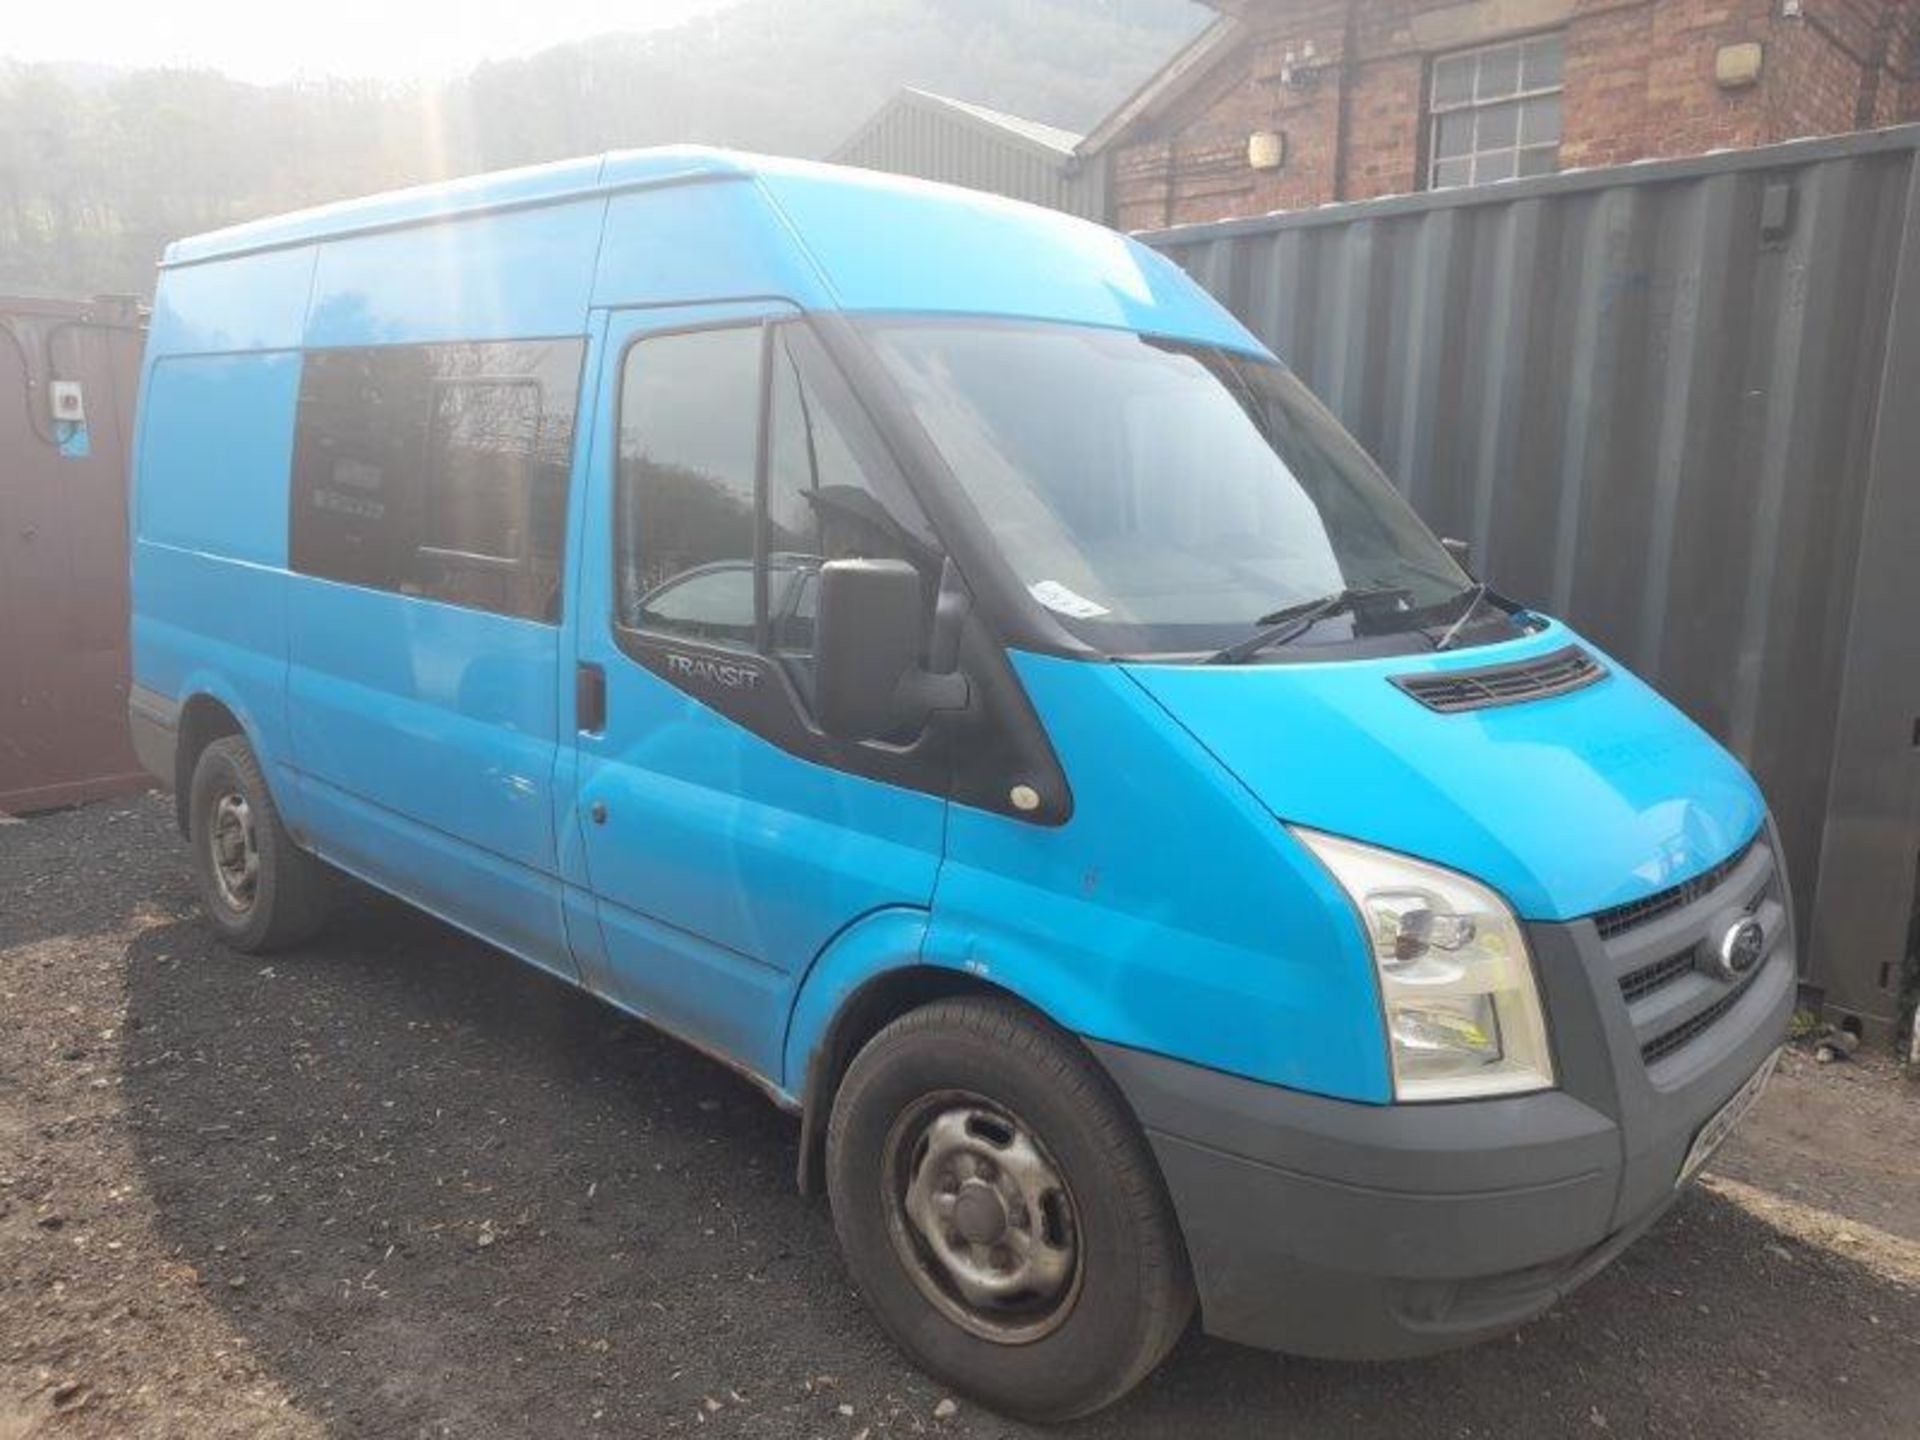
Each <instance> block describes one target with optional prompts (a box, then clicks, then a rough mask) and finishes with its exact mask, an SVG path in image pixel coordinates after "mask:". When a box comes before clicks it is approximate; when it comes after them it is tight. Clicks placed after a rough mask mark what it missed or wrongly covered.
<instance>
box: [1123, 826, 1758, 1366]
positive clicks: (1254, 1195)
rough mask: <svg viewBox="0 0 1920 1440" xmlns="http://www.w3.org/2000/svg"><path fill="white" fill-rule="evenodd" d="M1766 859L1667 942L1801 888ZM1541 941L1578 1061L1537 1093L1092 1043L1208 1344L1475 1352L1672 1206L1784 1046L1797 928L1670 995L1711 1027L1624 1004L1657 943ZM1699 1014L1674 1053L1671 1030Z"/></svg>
mask: <svg viewBox="0 0 1920 1440" xmlns="http://www.w3.org/2000/svg"><path fill="white" fill-rule="evenodd" d="M1756 851H1757V852H1763V859H1762V860H1761V861H1756V862H1755V863H1753V864H1751V865H1746V866H1745V868H1744V869H1742V870H1740V871H1739V872H1738V873H1736V874H1733V875H1730V876H1729V877H1727V879H1726V880H1725V882H1724V884H1722V885H1719V886H1716V887H1715V888H1714V889H1713V890H1712V892H1711V893H1707V894H1704V895H1701V896H1699V897H1696V898H1695V899H1693V900H1691V901H1690V902H1689V903H1688V904H1687V905H1685V906H1683V907H1681V908H1680V909H1679V910H1676V911H1675V912H1674V913H1673V914H1671V915H1668V916H1665V917H1663V918H1662V919H1660V920H1659V921H1657V922H1653V923H1652V924H1651V925H1650V926H1649V927H1648V928H1649V929H1650V930H1652V931H1653V933H1654V938H1655V940H1656V942H1657V943H1658V944H1667V943H1669V942H1671V943H1674V944H1692V943H1695V942H1697V941H1699V940H1701V939H1703V938H1705V936H1706V934H1707V932H1708V931H1710V930H1711V928H1712V927H1713V925H1715V924H1716V923H1717V917H1719V916H1721V915H1724V914H1725V913H1726V911H1727V907H1728V903H1729V894H1730V893H1731V891H1739V892H1740V894H1741V895H1742V896H1744V897H1747V898H1751V897H1752V896H1757V895H1759V894H1761V893H1762V889H1763V887H1766V886H1769V885H1774V884H1776V883H1777V888H1778V890H1779V891H1780V892H1784V888H1785V887H1784V879H1783V877H1781V878H1779V879H1778V880H1777V882H1776V879H1775V877H1776V876H1777V870H1776V869H1775V867H1774V862H1773V852H1772V849H1771V847H1770V846H1767V845H1766V844H1765V843H1764V842H1763V843H1762V844H1761V845H1759V846H1756ZM1743 863H1744V862H1743ZM1762 870H1764V875H1762V874H1761V872H1762ZM1729 887H1731V890H1730V889H1729ZM1766 893H1769V894H1770V893H1773V891H1771V890H1768V891H1766ZM1696 932H1698V933H1696ZM1689 935H1692V936H1694V940H1693V941H1688V940H1687V937H1688V936H1689ZM1528 938H1529V941H1530V943H1531V944H1532V946H1533V950H1534V955H1535V959H1536V961H1537V963H1538V967H1539V973H1540V979H1541V984H1542V989H1543V992H1544V994H1543V998H1544V1000H1545V1002H1546V1005H1547V1009H1548V1013H1549V1015H1550V1017H1551V1023H1552V1026H1553V1031H1554V1038H1555V1049H1556V1058H1557V1061H1558V1064H1559V1070H1560V1076H1559V1078H1560V1087H1559V1088H1558V1089H1556V1090H1553V1091H1549V1092H1545V1093H1541V1094H1537V1095H1526V1096H1515V1097H1510V1098H1504V1099H1497V1100H1484V1101H1466V1102H1456V1103H1450V1104H1428V1105H1364V1104H1355V1103H1352V1102H1348V1101H1341V1100H1331V1099H1327V1098H1325V1097H1321V1096H1315V1095H1308V1094H1303V1093H1301V1092H1298V1091H1290V1090H1283V1089H1280V1088H1279V1087H1276V1086H1272V1085H1263V1084H1259V1083H1257V1082H1254V1081H1249V1080H1244V1079H1240V1078H1238V1077H1234V1076H1229V1075H1223V1074H1221V1073H1219V1072H1217V1071H1211V1070H1204V1069H1201V1068H1199V1067H1197V1066H1192V1065H1187V1064H1183V1063H1181V1062H1179V1061H1175V1060H1170V1059H1167V1058H1165V1057H1162V1056H1157V1055H1149V1054H1145V1053H1142V1052H1139V1051H1133V1050H1125V1049H1121V1048H1119V1047H1116V1046H1111V1045H1103V1044H1099V1043H1095V1044H1094V1045H1093V1049H1094V1052H1095V1053H1096V1054H1097V1055H1098V1056H1099V1058H1100V1059H1101V1061H1102V1062H1103V1063H1104V1064H1105V1066H1106V1068H1107V1070H1108V1072H1109V1073H1110V1074H1111V1075H1112V1076H1113V1078H1114V1080H1115V1081H1116V1083H1118V1085H1119V1086H1120V1088H1121V1090H1122V1092H1123V1093H1124V1094H1125V1095H1126V1097H1127V1099H1128V1100H1129V1102H1130V1103H1131V1104H1132V1106H1133V1108H1134V1112H1135V1113H1136V1115H1138V1117H1139V1118H1140V1121H1141V1123H1142V1125H1143V1126H1144V1127H1145V1129H1146V1131H1147V1135H1148V1138H1149V1140H1150V1142H1151V1144H1152V1146H1153V1150H1154V1154H1155V1156H1156V1157H1157V1158H1158V1160H1159V1163H1160V1167H1161V1170H1162V1173H1163V1174H1164V1176H1165V1178H1166V1182H1167V1186H1168V1189H1169V1191H1170V1193H1171V1195H1172V1198H1173V1202H1174V1206H1175V1209H1176V1211H1177V1212H1178V1215H1179V1219H1180V1225H1181V1229H1182V1232H1183V1234H1184V1236H1185V1239H1186V1243H1187V1251H1188V1254H1189V1257H1190V1259H1191V1260H1192V1264H1193V1270H1194V1275H1195V1279H1196V1281H1197V1283H1198V1285H1199V1289H1200V1302H1201V1315H1202V1322H1203V1324H1204V1326H1205V1328H1206V1329H1207V1331H1208V1332H1209V1333H1211V1334H1215V1335H1220V1336H1223V1337H1225V1338H1227V1339H1230V1340H1237V1341H1240V1342H1241V1343H1243V1344H1249V1345H1258V1346H1262V1347H1265V1348H1268V1349H1276V1350H1285V1351H1289V1352H1292V1353H1296V1354H1303V1355H1315V1356H1324V1357H1329V1358H1341V1359H1384V1358H1390V1357H1395V1356H1407V1355H1417V1354H1422V1353H1426V1352H1429V1351H1433V1350H1440V1349H1445V1348H1448V1347H1450V1346H1454V1345H1460V1344H1465V1343H1467V1342H1470V1341H1473V1340H1476V1339H1480V1338H1483V1337H1485V1336H1488V1335H1491V1334H1494V1333H1497V1332H1499V1331H1501V1330H1504V1329H1507V1328H1509V1327H1511V1326H1513V1325H1515V1324H1518V1323H1520V1322H1522V1321H1524V1320H1527V1319H1529V1318H1531V1317H1533V1316H1535V1315H1537V1314H1539V1313H1540V1312H1542V1311H1544V1310H1545V1309H1547V1308H1548V1307H1549V1306H1550V1305H1552V1304H1553V1303H1554V1302H1555V1301H1556V1300H1557V1299H1559V1298H1560V1297H1561V1296H1563V1295H1565V1294H1566V1293H1567V1292H1568V1291H1570V1290H1571V1289H1573V1288H1574V1287H1575V1286H1577V1285H1578V1284H1580V1283H1581V1282H1582V1281H1584V1280H1586V1279H1587V1278H1588V1277H1589V1276H1591V1275H1592V1274H1593V1273H1594V1272H1595V1271H1597V1270H1599V1269H1600V1268H1602V1267H1603V1266H1604V1265H1605V1264H1606V1263H1607V1262H1608V1261H1609V1260H1610V1259H1612V1258H1613V1256H1615V1255H1616V1254H1618V1253H1619V1252H1620V1250H1622V1249H1624V1248H1625V1247H1626V1246H1627V1245H1628V1244H1629V1243H1631V1242H1632V1241H1633V1240H1634V1239H1635V1238H1636V1237H1637V1236H1638V1235H1640V1234H1641V1233H1642V1232H1644V1231H1645V1230H1646V1229H1647V1227H1648V1226H1650V1225H1651V1224H1652V1223H1653V1222H1654V1220H1656V1219H1657V1218H1658V1217H1659V1216H1660V1214H1661V1213H1662V1212H1663V1211H1664V1210H1665V1209H1666V1208H1667V1206H1668V1205H1670V1204H1671V1203H1672V1202H1673V1200H1674V1199H1675V1197H1676V1196H1677V1195H1678V1193H1679V1187H1678V1183H1677V1182H1678V1179H1679V1173H1680V1167H1681V1164H1682V1162H1683V1160H1684V1159H1685V1157H1686V1153H1687V1151H1688V1149H1689V1147H1690V1146H1691V1144H1692V1141H1693V1137H1694V1136H1695V1134H1696V1133H1697V1132H1698V1131H1699V1130H1700V1128H1701V1126H1702V1125H1704V1124H1705V1123H1706V1121H1707V1120H1708V1119H1710V1118H1711V1117H1712V1116H1713V1115H1714V1113H1715V1112H1716V1111H1717V1110H1718V1109H1719V1108H1720V1107H1721V1106H1722V1105H1724V1104H1725V1103H1726V1102H1727V1101H1728V1100H1729V1099H1730V1098H1731V1097H1732V1096H1733V1095H1734V1094H1735V1092H1737V1091H1738V1090H1739V1089H1740V1087H1741V1086H1742V1085H1743V1084H1744V1083H1745V1082H1746V1081H1747V1079H1748V1078H1749V1077H1750V1076H1752V1075H1753V1073H1754V1072H1755V1071H1756V1070H1757V1069H1758V1068H1759V1067H1760V1066H1761V1065H1762V1064H1763V1063H1764V1062H1765V1061H1766V1059H1767V1057H1768V1056H1769V1055H1770V1054H1771V1053H1772V1052H1773V1051H1774V1049H1776V1048H1777V1047H1778V1045H1779V1044H1780V1042H1781V1039H1782V1037H1783V1036H1784V1034H1785V1031H1786V1026H1787V1020H1788V1017H1789V1015H1790V1014H1791V1013H1792V1008H1793V1003H1794V993H1795V982H1796V974H1795V966H1794V945H1793V939H1792V933H1791V924H1790V921H1789V922H1788V923H1785V924H1783V925H1781V926H1780V927H1779V928H1778V930H1777V931H1776V932H1775V933H1774V934H1773V936H1772V937H1771V949H1770V951H1769V953H1768V954H1767V955H1766V956H1765V958H1764V959H1763V960H1762V961H1761V963H1760V964H1759V966H1758V967H1757V968H1756V969H1755V970H1754V971H1753V972H1752V973H1750V974H1749V975H1746V976H1744V977H1741V978H1740V979H1738V980H1729V981H1725V982H1721V981H1718V980H1715V981H1714V983H1713V986H1711V987H1708V988H1706V989H1702V988H1700V987H1698V986H1695V985H1694V984H1693V983H1692V981H1691V980H1689V979H1688V978H1687V977H1686V976H1681V977H1680V978H1679V979H1678V980H1676V981H1673V982H1671V983H1672V984H1680V983H1682V982H1685V984H1686V986H1687V988H1686V989H1685V990H1684V991H1682V992H1680V993H1681V995H1682V998H1683V999H1684V1000H1685V1003H1686V1004H1687V1005H1691V1006H1693V1007H1694V1009H1693V1011H1692V1013H1691V1014H1687V1013H1684V1007H1682V1009H1681V1010H1676V1001H1675V999H1674V994H1673V992H1671V991H1667V992H1665V994H1666V998H1665V1001H1664V1003H1659V1002H1660V999H1661V997H1660V996H1659V995H1654V996H1651V997H1638V998H1636V999H1635V1000H1634V1001H1632V1002H1631V1003H1630V1002H1629V1000H1628V999H1627V998H1626V992H1625V991H1623V988H1622V985H1623V980H1626V979H1628V978H1629V977H1631V976H1633V975H1635V974H1637V973H1638V972H1639V970H1640V967H1641V966H1642V965H1643V964H1644V961H1643V960H1642V959H1641V954H1640V952H1641V951H1642V950H1644V949H1645V945H1644V943H1643V942H1644V941H1645V939H1646V935H1645V934H1644V933H1643V934H1640V935H1638V936H1637V937H1634V938H1632V939H1630V940H1627V941H1624V942H1623V941H1621V940H1615V941H1613V942H1608V941H1604V940H1603V939H1602V938H1601V935H1600V931H1599V929H1598V928H1597V927H1596V925H1595V923H1594V922H1593V921H1592V920H1582V921H1578V922H1574V923H1572V924H1566V925H1537V926H1530V927H1529V937H1528ZM1695 973H1698V972H1695ZM1698 1017H1705V1018H1706V1023H1704V1024H1700V1025H1699V1026H1698V1028H1697V1030H1696V1031H1695V1032H1694V1033H1691V1034H1689V1035H1688V1036H1687V1038H1686V1039H1685V1041H1684V1043H1682V1044H1680V1045H1678V1046H1677V1047H1675V1048H1671V1049H1665V1050H1663V1049H1662V1045H1663V1044H1671V1036H1672V1035H1673V1034H1674V1033H1676V1032H1675V1030H1674V1029H1672V1028H1671V1027H1669V1022H1674V1023H1675V1024H1678V1023H1680V1022H1684V1021H1689V1020H1697V1019H1698ZM1663 1027H1668V1028H1663ZM1649 1055H1652V1056H1653V1057H1655V1058H1653V1059H1651V1060H1650V1059H1649V1058H1647V1057H1648V1056H1649Z"/></svg>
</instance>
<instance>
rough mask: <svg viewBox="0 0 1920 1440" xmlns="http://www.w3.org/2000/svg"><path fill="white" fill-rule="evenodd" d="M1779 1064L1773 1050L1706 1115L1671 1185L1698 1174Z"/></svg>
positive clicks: (1778, 1059)
mask: <svg viewBox="0 0 1920 1440" xmlns="http://www.w3.org/2000/svg"><path fill="white" fill-rule="evenodd" d="M1779 1063H1780V1052H1779V1051H1778V1050H1776V1051H1774V1052H1773V1053H1772V1054H1771V1055H1769V1056H1767V1058H1766V1059H1765V1060H1764V1061H1762V1062H1761V1065H1760V1068H1759V1069H1758V1070H1756V1071H1754V1072H1753V1074H1752V1075H1751V1076H1750V1077H1748V1079H1747V1083H1746V1084H1744V1085H1742V1086H1741V1087H1740V1088H1739V1089H1738V1090H1736V1091H1734V1093H1733V1098H1732V1099H1731V1100H1729V1101H1727V1103H1726V1104H1724V1105H1722V1106H1721V1107H1720V1108H1719V1109H1718V1110H1716V1111H1714V1112H1713V1114H1712V1115H1711V1116H1710V1117H1708V1120H1707V1123H1706V1124H1704V1125H1702V1126H1701V1127H1700V1133H1699V1134H1697V1135H1695V1136H1694V1137H1693V1144H1692V1146H1691V1147H1690V1148H1689V1149H1688V1150H1687V1158H1686V1160H1685V1162H1684V1163H1683V1164H1682V1165H1681V1166H1680V1178H1679V1179H1678V1180H1676V1181H1674V1184H1676V1185H1684V1184H1686V1183H1687V1182H1688V1181H1689V1180H1691V1179H1693V1177H1694V1176H1695V1175H1696V1174H1698V1173H1699V1170H1700V1167H1701V1166H1702V1165H1704V1164H1706V1163H1707V1161H1708V1160H1710V1159H1712V1158H1713V1152H1714V1151H1716V1150H1718V1149H1719V1148H1720V1142H1721V1141H1722V1140H1725V1139H1726V1138H1727V1136H1729V1135H1731V1134H1732V1133H1733V1127H1734V1126H1736V1125H1738V1124H1739V1123H1740V1122H1741V1121H1742V1120H1743V1119H1745V1118H1746V1114H1747V1112H1748V1111H1749V1110H1751V1109H1752V1108H1753V1104H1754V1102H1755V1101H1756V1100H1758V1099H1759V1098H1760V1092H1761V1091H1762V1090H1765V1089H1766V1088H1767V1081H1768V1080H1769V1079H1770V1078H1771V1077H1772V1075H1773V1067H1774V1066H1776V1065H1778V1064H1779Z"/></svg>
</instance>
